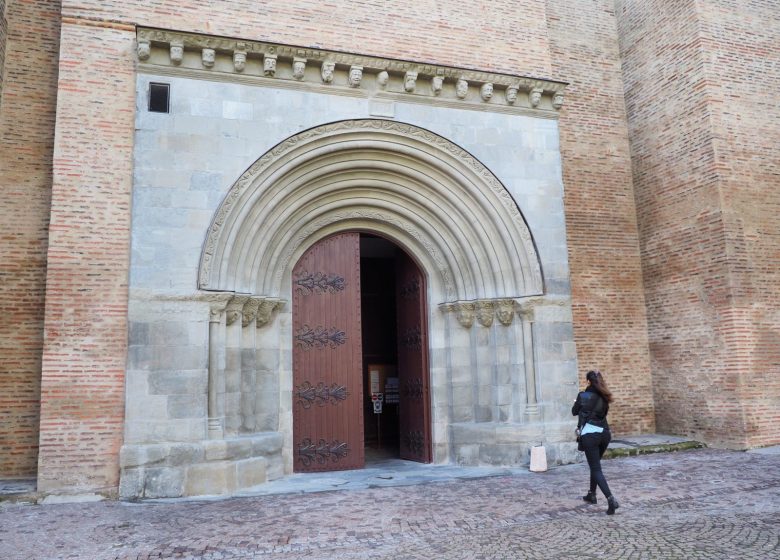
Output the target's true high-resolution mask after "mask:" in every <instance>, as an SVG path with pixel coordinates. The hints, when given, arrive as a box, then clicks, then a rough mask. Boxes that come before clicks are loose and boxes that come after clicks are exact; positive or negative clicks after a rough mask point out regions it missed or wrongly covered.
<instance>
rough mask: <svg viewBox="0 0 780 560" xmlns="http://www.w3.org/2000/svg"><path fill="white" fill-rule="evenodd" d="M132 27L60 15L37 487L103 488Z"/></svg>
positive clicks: (120, 343)
mask: <svg viewBox="0 0 780 560" xmlns="http://www.w3.org/2000/svg"><path fill="white" fill-rule="evenodd" d="M133 38H134V30H133V28H132V27H128V26H121V25H115V24H111V23H101V22H92V21H84V20H72V19H66V18H63V23H62V38H61V44H62V47H61V52H60V74H59V98H58V103H57V138H56V142H55V151H54V180H53V186H52V211H51V225H50V229H49V253H48V276H47V291H46V321H45V341H44V356H43V366H42V382H41V420H40V460H39V470H38V488H39V490H43V491H50V490H58V489H69V490H79V489H82V490H86V489H93V490H94V489H112V488H115V487H116V486H117V484H118V454H119V448H120V446H121V444H122V429H123V419H124V371H125V354H126V348H127V270H128V262H129V227H130V189H131V183H132V146H133V122H134V121H133V118H134V99H135V71H134V67H133V52H134V51H133V49H134V46H133Z"/></svg>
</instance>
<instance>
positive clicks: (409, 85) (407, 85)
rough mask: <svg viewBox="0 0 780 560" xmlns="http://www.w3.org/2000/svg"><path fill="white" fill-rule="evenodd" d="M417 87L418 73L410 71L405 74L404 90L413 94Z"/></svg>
mask: <svg viewBox="0 0 780 560" xmlns="http://www.w3.org/2000/svg"><path fill="white" fill-rule="evenodd" d="M416 86H417V72H413V71H412V70H408V71H407V72H406V74H404V90H406V91H408V92H410V93H411V92H413V91H414V88H415V87H416Z"/></svg>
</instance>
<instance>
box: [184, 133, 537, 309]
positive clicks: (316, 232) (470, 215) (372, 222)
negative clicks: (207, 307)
mask: <svg viewBox="0 0 780 560" xmlns="http://www.w3.org/2000/svg"><path fill="white" fill-rule="evenodd" d="M347 229H358V230H362V231H370V232H375V233H378V234H380V235H383V236H385V237H387V238H389V239H391V240H393V241H394V242H396V243H397V244H399V245H400V246H401V247H403V248H404V249H405V250H406V251H407V252H408V253H409V254H410V255H412V256H413V257H414V258H416V259H417V261H418V262H419V263H420V265H421V266H422V268H423V270H424V271H425V273H426V274H427V275H428V276H429V278H430V281H431V287H432V288H436V287H437V286H438V288H437V289H436V290H435V291H436V292H438V293H440V297H441V298H442V301H441V302H438V303H444V302H445V301H464V300H474V299H481V298H496V297H523V296H528V295H538V294H541V293H542V292H543V278H542V271H541V266H540V262H539V257H538V255H537V253H536V249H535V246H534V243H533V239H532V236H531V233H530V231H529V229H528V226H527V225H526V222H525V220H524V218H523V216H522V213H521V212H520V210H519V208H518V207H517V204H516V203H515V201H514V199H513V198H512V197H511V195H510V194H509V192H508V191H507V190H506V188H505V187H504V186H503V184H501V182H500V181H499V180H498V179H497V178H496V177H495V176H494V175H493V173H491V172H490V170H488V169H487V168H486V167H485V166H484V165H483V164H482V163H481V162H479V160H477V159H476V158H475V157H474V156H472V155H471V154H470V153H468V152H467V151H466V150H464V149H463V148H461V147H460V146H457V145H456V144H454V143H452V142H451V141H449V140H447V139H446V138H443V137H441V136H439V135H437V134H435V133H433V132H430V131H428V130H425V129H422V128H419V127H416V126H414V125H410V124H405V123H398V122H396V121H388V120H379V119H361V120H349V121H340V122H336V123H330V124H326V125H322V126H318V127H315V128H312V129H309V130H306V131H303V132H300V133H298V134H296V135H294V136H291V137H290V138H288V139H286V140H284V141H283V142H281V143H280V144H278V145H276V146H275V147H274V148H272V149H271V150H269V151H268V152H266V153H265V154H264V155H263V156H261V157H260V158H259V159H258V160H257V161H255V163H254V164H252V166H250V167H249V169H247V170H246V171H245V172H244V173H243V174H242V176H241V177H240V178H239V179H238V181H236V183H235V184H234V185H233V186H232V187H231V188H230V190H229V191H228V193H227V195H226V196H225V198H224V200H223V201H222V203H221V205H220V207H219V208H218V209H217V211H216V213H215V216H214V218H213V220H212V223H211V225H210V227H209V230H208V233H207V236H206V241H205V243H204V247H203V251H202V254H201V262H200V268H199V275H198V287H199V288H200V289H206V290H219V291H234V292H243V293H252V294H257V295H268V296H273V297H279V296H281V295H282V293H283V292H284V284H285V282H284V279H285V274H289V273H290V270H291V268H292V266H293V265H294V264H295V262H296V260H297V258H298V257H299V256H300V255H302V254H303V252H304V251H305V250H306V248H308V247H309V246H311V245H312V244H313V243H315V242H316V241H317V240H319V239H322V238H323V237H325V236H327V235H330V234H332V233H335V232H337V231H343V230H347ZM432 303H433V302H432Z"/></svg>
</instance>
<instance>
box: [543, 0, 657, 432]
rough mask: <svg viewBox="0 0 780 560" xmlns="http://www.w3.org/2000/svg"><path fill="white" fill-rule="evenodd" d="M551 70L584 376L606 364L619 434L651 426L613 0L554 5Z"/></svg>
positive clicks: (639, 272) (647, 429) (647, 359)
mask: <svg viewBox="0 0 780 560" xmlns="http://www.w3.org/2000/svg"><path fill="white" fill-rule="evenodd" d="M547 18H548V26H549V33H550V45H551V53H550V56H551V61H552V69H553V76H554V77H555V78H556V79H560V80H564V81H567V82H569V83H570V85H569V86H568V87H567V90H566V103H565V105H564V107H563V109H562V110H561V118H560V129H561V154H562V157H563V181H564V188H565V197H564V202H565V206H566V228H567V242H568V246H569V266H570V267H571V282H572V302H573V312H574V337H575V341H576V343H577V356H578V360H579V365H580V376H581V379H582V380H583V384H584V374H585V372H586V371H587V370H588V369H593V368H596V369H600V370H601V371H602V372H603V373H604V374H605V376H606V379H607V382H608V384H609V385H610V387H611V388H612V390H613V392H614V394H615V403H614V405H613V406H612V408H611V409H610V424H611V426H612V428H613V430H615V431H617V432H622V433H642V432H645V433H646V432H653V431H654V429H655V416H654V408H653V392H652V382H651V378H650V367H649V363H650V357H649V351H648V341H647V323H646V318H645V306H644V295H643V286H642V268H641V262H640V259H639V240H638V231H637V223H636V212H635V209H634V195H633V190H632V181H631V161H630V156H629V144H628V129H627V126H626V122H625V105H624V101H623V84H622V77H621V67H620V61H619V59H618V44H617V36H616V22H615V14H614V10H613V3H612V1H611V0H600V1H597V2H594V1H592V0H572V1H568V2H553V1H551V2H548V3H547Z"/></svg>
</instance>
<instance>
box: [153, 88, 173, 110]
mask: <svg viewBox="0 0 780 560" xmlns="http://www.w3.org/2000/svg"><path fill="white" fill-rule="evenodd" d="M170 97H171V85H170V84H156V83H150V84H149V111H151V112H152V113H169V112H170V111H169V109H170Z"/></svg>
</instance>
